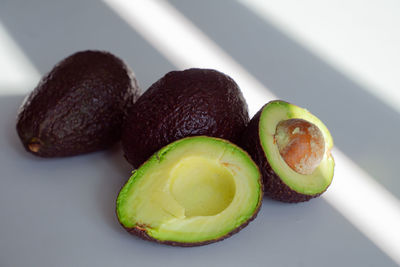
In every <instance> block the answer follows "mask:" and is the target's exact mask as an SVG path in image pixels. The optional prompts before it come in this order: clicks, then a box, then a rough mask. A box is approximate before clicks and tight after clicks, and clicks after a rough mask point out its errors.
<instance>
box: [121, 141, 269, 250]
mask: <svg viewBox="0 0 400 267" xmlns="http://www.w3.org/2000/svg"><path fill="white" fill-rule="evenodd" d="M262 196H263V191H262V181H261V174H260V172H259V170H258V167H257V165H256V164H255V163H254V162H253V161H252V159H251V158H250V156H249V155H248V154H247V153H246V152H245V151H243V150H242V149H241V148H239V147H237V146H236V145H234V144H232V143H230V142H228V141H226V140H223V139H219V138H212V137H206V136H197V137H187V138H184V139H180V140H178V141H175V142H174V143H171V144H169V145H167V146H165V147H164V148H162V149H161V150H159V151H158V152H156V153H155V154H154V155H153V156H152V157H151V158H150V159H148V160H147V161H146V162H145V163H144V164H143V165H141V166H140V168H139V169H137V170H136V171H135V172H134V173H133V175H132V176H131V178H130V179H129V180H128V182H127V183H126V184H125V186H124V187H123V188H122V189H121V191H120V193H119V195H118V198H117V208H116V211H117V216H118V220H119V222H120V223H121V225H122V226H123V227H124V228H125V229H126V230H127V231H128V232H129V233H131V234H134V235H137V236H139V237H141V238H143V239H146V240H150V241H156V242H159V243H164V244H168V245H174V246H199V245H206V244H209V243H213V242H216V241H220V240H222V239H225V238H227V237H229V236H231V235H232V234H234V233H237V232H238V231H240V230H241V229H242V228H244V227H245V226H246V225H247V224H248V223H249V222H250V221H251V220H253V219H254V218H255V217H256V215H257V213H258V211H259V209H260V206H261V202H262Z"/></svg>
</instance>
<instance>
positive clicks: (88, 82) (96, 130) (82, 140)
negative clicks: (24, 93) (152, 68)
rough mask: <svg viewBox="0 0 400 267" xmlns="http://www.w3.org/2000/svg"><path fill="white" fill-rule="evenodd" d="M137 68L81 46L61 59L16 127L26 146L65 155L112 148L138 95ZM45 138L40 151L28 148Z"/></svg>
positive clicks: (30, 99) (43, 153)
mask: <svg viewBox="0 0 400 267" xmlns="http://www.w3.org/2000/svg"><path fill="white" fill-rule="evenodd" d="M139 93H140V90H139V87H138V84H137V81H136V79H135V77H134V75H133V73H132V71H131V70H130V69H129V68H128V67H127V66H126V65H125V64H124V62H123V61H121V60H120V59H119V58H117V57H115V56H114V55H112V54H111V53H109V52H103V51H81V52H77V53H75V54H73V55H71V56H69V57H67V58H65V59H64V60H62V61H61V62H59V63H58V64H57V65H56V66H55V67H54V68H53V69H52V70H51V71H50V72H49V73H48V74H46V75H45V76H44V77H43V78H42V80H41V81H40V82H39V84H38V85H37V87H36V88H35V89H34V90H33V92H32V93H31V94H30V95H29V96H28V97H27V98H26V100H24V102H23V104H22V105H21V107H20V109H19V111H18V115H17V132H18V135H19V137H20V139H21V141H22V143H23V145H24V147H25V149H26V150H27V151H29V152H31V153H33V154H35V155H37V156H41V157H64V156H72V155H78V154H83V153H89V152H93V151H97V150H102V149H105V148H108V147H110V146H111V145H112V144H114V143H115V142H117V141H118V140H119V139H120V136H121V130H122V123H123V120H124V118H125V117H126V112H127V110H128V109H129V108H130V107H131V106H132V105H133V103H134V102H135V101H136V99H137V98H138V97H139ZM32 138H35V139H36V140H40V141H39V143H40V148H39V150H38V151H37V152H33V151H31V149H29V143H30V142H31V140H32Z"/></svg>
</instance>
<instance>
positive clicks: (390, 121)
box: [0, 0, 400, 267]
mask: <svg viewBox="0 0 400 267" xmlns="http://www.w3.org/2000/svg"><path fill="white" fill-rule="evenodd" d="M108 2H110V1H108ZM241 2H243V1H241ZM267 2H268V1H267ZM353 2H354V1H353ZM268 3H269V4H270V5H271V6H272V7H273V6H274V1H269V2H268ZM308 3H309V4H310V1H308ZM170 5H171V6H173V7H174V8H176V10H177V11H179V12H181V13H182V14H183V15H184V16H186V17H187V18H188V19H189V20H190V21H192V23H193V24H194V25H196V27H198V28H199V29H200V30H201V31H202V32H203V33H204V34H206V35H207V36H208V37H209V38H210V39H211V40H213V42H215V43H216V44H217V45H218V46H219V47H221V48H222V49H223V50H224V51H226V52H227V53H228V54H229V55H230V56H231V57H232V58H233V59H234V60H236V61H237V62H238V64H240V65H241V66H243V68H245V69H246V70H247V71H248V72H249V73H251V74H252V75H253V76H254V77H255V78H256V79H257V80H258V81H260V83H261V84H263V85H264V86H266V87H268V89H269V90H270V91H271V92H272V93H273V94H275V95H277V96H278V97H280V98H282V99H285V100H288V101H291V102H293V103H296V104H298V105H300V106H305V107H307V108H308V109H309V110H310V111H312V112H313V113H315V114H317V115H318V116H319V117H320V118H321V119H322V120H323V121H324V122H325V123H326V124H327V125H328V127H329V128H330V129H331V132H332V134H333V137H334V139H335V142H336V146H337V147H338V149H340V150H341V151H342V152H343V153H344V154H345V155H346V156H347V157H348V158H351V160H352V161H353V162H354V163H355V164H357V165H358V166H359V168H361V169H363V170H364V171H365V173H367V174H368V175H369V176H370V177H372V179H373V180H374V181H375V182H377V184H379V185H380V186H382V188H384V189H385V190H387V194H388V195H390V196H391V197H394V199H395V201H394V202H396V201H398V198H399V197H400V179H398V175H397V172H398V171H397V168H398V167H397V166H396V165H398V162H399V159H400V157H399V156H398V151H400V142H399V141H398V136H400V116H399V113H398V111H396V110H395V108H393V102H391V103H387V102H385V97H382V98H380V97H377V96H376V94H374V93H371V91H369V90H364V89H363V88H362V85H360V83H357V82H355V81H354V79H352V78H351V77H349V76H350V74H349V75H347V74H346V73H344V71H343V70H340V69H337V68H336V67H337V66H335V65H332V64H331V62H330V61H329V62H330V63H327V62H326V61H324V59H323V58H321V56H320V55H319V56H316V55H315V54H314V53H313V50H312V49H308V48H306V47H304V44H301V43H299V42H298V41H295V40H294V39H292V38H291V37H290V36H289V35H288V34H287V33H285V32H284V31H282V30H281V29H279V27H277V26H276V24H274V23H268V22H267V21H266V20H264V19H261V18H260V17H259V16H258V15H256V14H255V13H253V11H251V10H250V9H248V8H247V7H246V5H244V4H243V3H238V2H235V1H231V2H228V1H225V2H222V1H221V2H219V1H215V2H214V1H175V0H174V1H171V2H170ZM397 7H398V6H397ZM320 8H321V7H320ZM271 10H272V9H271ZM277 10H278V9H275V11H274V12H277ZM303 11H304V10H303ZM317 11H318V10H317ZM304 12H305V11H304ZM325 12H326V11H325ZM381 12H382V14H384V11H381ZM278 13H279V12H278ZM221 14H223V15H221ZM275 15H276V14H275ZM310 15H312V12H311V11H310ZM356 15H357V13H356ZM356 15H355V16H356ZM360 16H361V15H360ZM281 18H282V21H285V20H284V18H285V16H284V14H283V15H282V17H281ZM282 21H281V22H282ZM286 22H288V21H287V20H286ZM288 23H289V22H288ZM290 23H294V22H293V21H292V22H290ZM325 23H326V21H325ZM399 25H400V24H399ZM399 25H398V26H399ZM0 26H1V27H0V30H1V31H0V38H2V39H1V40H0V41H1V44H0V56H1V58H0V59H1V63H0V131H1V133H0V147H1V149H0V169H1V175H0V214H1V215H0V216H1V217H0V266H1V267H18V266H41V267H46V266H177V267H178V266H396V265H397V264H398V262H397V264H396V260H395V259H394V258H395V257H394V256H393V255H394V254H395V252H396V251H400V250H399V247H398V246H397V247H396V246H393V245H392V246H391V247H389V245H387V244H383V245H382V244H380V243H379V244H378V243H377V242H376V241H374V240H379V238H378V239H374V238H373V235H372V234H368V233H366V232H365V229H363V230H360V229H359V228H358V226H357V224H354V223H353V222H354V221H353V220H351V219H349V217H346V216H348V215H346V216H345V215H343V214H348V213H343V212H342V211H341V210H340V209H338V206H333V205H332V203H331V202H330V201H329V199H332V197H329V196H333V194H334V193H335V192H336V191H335V190H336V189H337V188H339V187H337V188H335V181H345V180H346V178H347V177H346V171H347V170H346V169H345V168H343V167H342V166H344V165H342V166H337V167H338V172H337V175H336V176H335V178H334V184H333V185H332V187H331V188H330V189H329V190H328V192H327V193H326V194H327V198H318V199H314V200H311V201H309V202H307V203H300V204H285V203H280V202H276V201H272V200H268V199H264V201H263V206H262V209H261V211H260V213H259V215H258V217H257V219H256V220H255V221H254V222H252V223H251V224H250V225H249V226H248V227H247V228H245V229H244V230H242V231H241V232H240V233H238V234H236V235H234V236H233V237H231V238H229V239H227V240H224V241H222V242H219V243H215V244H211V245H207V246H203V247H195V248H176V247H169V246H164V245H158V244H154V243H150V242H146V241H143V240H141V239H138V238H135V237H133V236H131V235H129V234H128V233H127V232H125V231H124V230H123V229H122V227H121V226H120V225H119V224H118V221H117V218H116V216H115V199H116V197H117V195H118V192H119V189H120V188H121V186H122V185H123V184H124V182H125V181H126V180H127V179H128V178H129V176H130V172H131V171H132V169H131V167H130V165H129V164H128V163H127V162H126V161H125V160H124V158H123V157H122V152H121V149H120V147H119V145H117V146H115V147H114V148H113V149H111V150H109V151H103V152H97V153H92V154H89V155H82V156H76V157H71V158H62V159H42V158H38V157H35V156H33V155H31V154H29V153H27V152H26V151H24V149H23V147H22V145H21V144H20V141H19V139H18V137H17V135H16V130H15V122H16V121H15V116H16V111H17V109H18V107H19V105H20V104H21V102H22V100H23V98H24V96H25V94H26V93H27V92H29V91H30V90H31V89H33V88H34V87H35V86H36V83H37V82H38V80H39V78H40V76H41V75H43V74H44V73H46V72H47V71H49V70H50V69H51V68H52V66H53V65H54V64H55V63H56V62H58V61H59V60H60V59H62V58H63V57H65V56H67V55H69V54H71V53H73V52H75V51H79V50H84V49H89V48H90V49H103V50H109V51H111V52H113V53H114V54H116V55H118V56H120V57H121V58H123V59H124V60H125V61H126V62H127V63H128V64H129V65H130V66H131V67H132V68H133V70H134V71H135V73H136V75H137V78H138V80H139V83H140V85H141V87H142V88H143V89H146V88H147V87H148V86H150V85H151V84H152V83H153V82H155V81H156V80H157V79H158V78H160V77H161V76H162V75H164V74H165V73H166V72H168V71H170V70H173V69H176V68H179V66H178V65H179V64H177V63H176V62H173V61H171V60H170V59H169V58H168V57H166V56H165V55H164V54H163V53H162V52H160V50H158V49H157V48H155V47H154V45H153V44H152V43H151V41H149V40H147V39H146V38H144V37H143V36H142V35H141V34H139V33H138V32H137V31H135V30H134V29H133V28H132V27H131V26H130V25H129V23H127V22H126V21H125V20H124V19H123V18H121V17H120V16H119V15H118V14H117V13H116V12H115V11H114V10H113V9H112V8H111V7H110V6H109V5H108V4H106V3H104V2H96V1H63V2H59V3H56V2H55V1H48V0H40V1H29V2H28V1H11V0H10V1H4V0H3V1H0ZM339 26H340V27H346V25H339ZM171 31H173V29H171ZM389 31H390V30H389ZM389 33H390V32H389ZM399 40H400V39H399ZM330 49H333V48H330ZM397 59H398V58H396V57H393V59H392V64H397V61H396V60H397ZM327 61H328V60H327ZM353 66H354V65H353ZM385 66H386V67H387V65H385ZM354 68H355V69H354V71H355V72H357V71H358V70H357V69H356V67H354ZM2 73H3V74H2ZM358 73H360V72H358ZM233 78H235V77H233ZM393 83H396V80H392V84H391V85H390V86H392V85H393ZM382 86H384V85H383V83H382ZM390 86H387V87H385V88H384V89H382V90H386V91H387V90H389V89H390V88H389V87H390ZM388 88H389V89H388ZM242 90H243V91H244V94H245V96H246V94H248V92H246V88H242ZM265 100H266V101H267V100H268V99H265ZM251 104H252V103H249V105H251ZM374 122H377V123H376V124H377V125H378V126H376V124H375V123H374ZM371 123H372V125H371ZM341 160H342V159H339V162H341ZM346 166H347V165H346ZM349 173H350V170H349ZM342 184H343V182H342ZM337 190H339V189H337ZM354 190H355V192H356V193H355V195H357V194H358V193H357V188H354ZM329 194H331V195H329ZM349 201H354V199H349ZM357 201H358V205H360V208H361V207H362V206H363V203H364V201H363V199H358V200H357ZM397 203H398V202H396V203H395V205H394V207H397V206H396V205H397ZM364 208H365V207H364ZM373 208H375V209H376V207H372V206H371V210H374V209H373ZM378 208H379V207H378ZM367 209H368V207H367ZM382 209H384V207H382ZM397 211H400V210H397ZM391 223H393V224H397V225H398V223H400V221H393V222H391ZM374 227H376V229H379V225H375V226H374ZM381 230H382V229H381ZM377 233H379V231H378V232H377ZM393 234H394V236H398V233H393ZM396 238H397V237H396ZM388 247H389V248H388ZM385 248H388V249H387V250H385ZM393 251H394V252H393Z"/></svg>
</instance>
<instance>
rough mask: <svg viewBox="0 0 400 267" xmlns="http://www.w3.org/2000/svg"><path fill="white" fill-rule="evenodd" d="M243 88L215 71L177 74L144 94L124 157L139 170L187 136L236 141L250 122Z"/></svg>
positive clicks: (125, 139)
mask: <svg viewBox="0 0 400 267" xmlns="http://www.w3.org/2000/svg"><path fill="white" fill-rule="evenodd" d="M249 120H250V119H249V115H248V110H247V104H246V102H245V99H244V98H243V95H242V93H241V91H240V89H239V87H238V85H237V84H236V83H235V82H234V81H233V80H232V79H231V78H230V77H229V76H227V75H225V74H223V73H221V72H218V71H216V70H211V69H188V70H184V71H172V72H169V73H167V74H166V75H165V76H164V77H162V78H161V79H159V80H158V81H157V82H155V83H154V84H153V85H151V86H150V88H149V89H148V90H147V91H146V92H145V93H143V95H142V96H141V97H140V98H139V99H138V101H137V102H136V103H135V105H134V106H133V107H132V109H131V110H130V111H129V115H128V119H127V121H126V124H125V126H124V129H123V133H122V147H123V150H124V154H125V158H126V159H127V160H128V161H129V162H130V163H131V164H132V165H133V166H134V167H135V168H137V167H138V166H139V165H140V164H141V163H143V162H144V161H145V160H146V159H147V158H148V157H150V156H151V155H152V154H153V153H154V152H156V151H157V150H158V149H160V148H161V147H163V146H165V145H167V144H169V143H171V142H173V141H175V140H178V139H180V138H184V137H187V136H196V135H207V136H212V137H219V138H223V139H227V140H229V141H232V142H234V143H235V142H237V141H238V140H239V138H240V136H241V134H242V132H243V130H244V129H245V128H246V126H247V124H248V122H249Z"/></svg>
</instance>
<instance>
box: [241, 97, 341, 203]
mask: <svg viewBox="0 0 400 267" xmlns="http://www.w3.org/2000/svg"><path fill="white" fill-rule="evenodd" d="M240 145H241V147H242V148H244V149H245V150H246V151H247V152H248V153H249V154H250V155H251V156H252V158H253V159H254V161H255V162H256V163H257V165H258V166H259V168H260V171H261V173H262V175H263V184H264V192H265V195H266V196H268V197H270V198H273V199H276V200H279V201H283V202H302V201H307V200H309V199H311V198H314V197H317V196H319V195H321V194H322V193H323V192H325V190H326V189H327V188H328V186H329V185H330V184H331V182H332V178H333V171H334V165H335V162H334V160H333V157H332V155H331V153H330V151H331V149H332V147H333V140H332V137H331V135H330V133H329V130H328V129H327V127H326V126H325V125H324V124H323V123H322V122H321V121H320V120H319V119H318V118H317V117H316V116H314V115H312V114H311V113H310V112H308V111H307V110H305V109H303V108H300V107H298V106H296V105H293V104H290V103H287V102H284V101H280V100H276V101H271V102H269V103H268V104H266V105H265V106H264V107H262V108H261V109H260V111H258V112H257V114H256V115H255V116H254V117H253V118H252V119H251V121H250V123H249V125H248V127H247V128H246V130H245V132H244V133H243V136H242V138H241V141H240Z"/></svg>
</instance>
